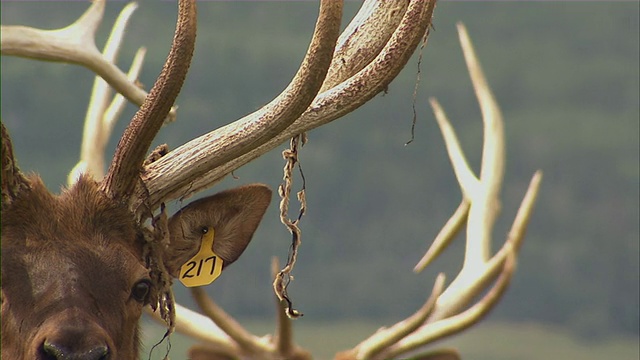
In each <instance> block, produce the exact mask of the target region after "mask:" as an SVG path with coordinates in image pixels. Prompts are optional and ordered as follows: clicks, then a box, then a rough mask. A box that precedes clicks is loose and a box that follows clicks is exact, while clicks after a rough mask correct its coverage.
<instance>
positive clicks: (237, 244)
mask: <svg viewBox="0 0 640 360" xmlns="http://www.w3.org/2000/svg"><path fill="white" fill-rule="evenodd" d="M270 202H271V190H270V189H269V188H268V187H267V186H266V185H262V184H252V185H246V186H242V187H238V188H234V189H230V190H225V191H222V192H219V193H217V194H215V195H213V196H209V197H206V198H203V199H199V200H196V201H194V202H192V203H190V204H189V205H187V206H185V207H184V208H182V209H181V210H180V211H178V212H177V213H176V214H175V215H173V216H172V217H171V219H170V220H169V233H170V236H171V242H170V244H169V246H168V248H167V251H166V252H165V255H164V263H165V266H166V267H167V269H168V270H169V273H170V274H171V275H172V276H174V277H177V275H178V272H179V271H180V267H181V266H182V265H183V264H184V263H185V262H187V261H188V260H189V259H191V258H192V257H193V256H194V255H195V254H196V253H197V252H198V250H199V249H200V245H201V243H202V238H203V232H206V230H205V229H207V228H208V229H213V231H214V242H213V251H214V252H215V253H216V254H217V255H218V256H219V257H220V258H222V260H223V261H224V263H223V269H224V267H226V266H228V265H230V264H231V263H233V262H234V261H236V260H237V259H238V258H239V257H240V255H241V254H242V252H243V251H244V249H245V248H246V247H247V245H248V244H249V241H251V237H252V236H253V233H254V232H255V231H256V229H257V227H258V224H260V220H262V217H263V215H264V213H265V211H266V210H267V207H268V206H269V203H270Z"/></svg>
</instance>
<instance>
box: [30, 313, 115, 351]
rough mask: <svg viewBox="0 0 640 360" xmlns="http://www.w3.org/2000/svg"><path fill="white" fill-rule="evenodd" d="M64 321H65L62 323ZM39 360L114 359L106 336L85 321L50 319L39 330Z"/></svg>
mask: <svg viewBox="0 0 640 360" xmlns="http://www.w3.org/2000/svg"><path fill="white" fill-rule="evenodd" d="M64 320H66V321H64ZM40 334H41V336H39V337H38V338H39V339H40V340H39V341H38V342H37V343H36V344H35V345H36V347H37V350H36V349H34V350H36V351H37V356H36V357H37V359H38V360H112V359H113V358H114V357H115V356H114V353H113V348H112V346H110V342H109V341H108V336H107V334H106V333H105V332H104V330H102V329H101V328H100V327H99V326H97V325H96V324H95V323H92V322H91V321H88V320H87V319H82V318H81V317H80V318H79V317H75V318H72V319H69V318H67V319H61V318H60V317H59V316H57V317H54V318H51V319H49V321H47V322H46V324H45V325H44V326H42V327H41V328H40Z"/></svg>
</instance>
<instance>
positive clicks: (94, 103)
mask: <svg viewBox="0 0 640 360" xmlns="http://www.w3.org/2000/svg"><path fill="white" fill-rule="evenodd" d="M137 8H138V4H137V3H129V4H127V6H125V7H124V9H122V11H121V12H120V15H119V16H118V18H117V19H116V21H115V24H114V26H113V28H112V30H111V34H110V35H109V38H108V39H107V43H106V44H105V47H104V49H103V56H104V58H105V59H106V60H107V61H109V62H111V63H115V60H116V58H117V56H118V53H119V50H120V46H121V44H122V39H123V37H124V33H125V29H126V26H127V24H128V22H129V19H130V18H131V15H133V12H134V11H135V10H136V9H137ZM145 54H146V49H145V48H140V49H138V51H137V52H136V54H135V56H134V59H133V62H132V64H131V68H130V69H129V72H128V73H127V79H128V80H129V82H131V83H134V81H135V80H136V79H137V78H138V76H139V74H140V71H141V69H142V63H143V61H144V56H145ZM111 94H112V91H111V88H110V87H109V85H108V83H107V82H106V81H104V79H103V78H101V77H100V76H96V77H95V79H94V82H93V89H92V90H91V100H90V102H89V106H88V107H87V113H86V116H85V120H84V131H83V134H82V145H81V147H80V160H79V161H78V163H77V164H76V165H75V166H74V167H73V169H72V170H71V171H70V172H69V176H68V177H67V183H68V185H69V186H70V185H71V184H73V183H75V182H76V181H77V179H78V177H79V176H80V174H83V173H87V174H91V175H92V176H93V177H95V178H96V179H102V178H103V177H104V170H105V166H104V153H105V147H106V145H107V142H108V140H109V137H110V136H111V132H112V130H113V126H114V125H115V122H116V121H117V120H118V118H119V116H120V114H121V113H122V110H124V107H125V105H126V100H125V98H124V97H123V96H122V95H121V94H120V93H116V95H115V97H114V98H113V100H110V98H111ZM109 103H110V104H109Z"/></svg>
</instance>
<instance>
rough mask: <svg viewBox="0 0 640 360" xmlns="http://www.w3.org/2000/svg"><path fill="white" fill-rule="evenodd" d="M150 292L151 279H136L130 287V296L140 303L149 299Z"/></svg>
mask: <svg viewBox="0 0 640 360" xmlns="http://www.w3.org/2000/svg"><path fill="white" fill-rule="evenodd" d="M150 292H151V281H150V280H149V279H144V280H140V281H138V282H137V283H136V284H135V285H133V288H132V289H131V297H133V298H134V299H135V300H136V301H138V302H141V303H146V302H147V301H148V300H149V299H148V298H149V293H150Z"/></svg>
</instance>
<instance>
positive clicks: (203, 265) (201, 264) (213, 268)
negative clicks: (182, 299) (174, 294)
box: [179, 228, 223, 287]
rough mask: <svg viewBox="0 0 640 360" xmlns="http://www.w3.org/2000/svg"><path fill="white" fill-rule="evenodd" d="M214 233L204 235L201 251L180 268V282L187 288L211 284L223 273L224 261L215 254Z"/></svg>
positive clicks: (209, 230) (210, 230) (209, 231)
mask: <svg viewBox="0 0 640 360" xmlns="http://www.w3.org/2000/svg"><path fill="white" fill-rule="evenodd" d="M213 235H214V231H213V229H212V228H209V229H208V231H207V232H206V233H205V234H203V235H202V244H201V245H200V251H198V253H197V254H196V255H195V256H194V257H192V258H191V259H189V261H187V262H186V263H185V264H184V265H182V267H181V268H180V277H179V279H180V281H181V282H182V283H183V284H184V286H186V287H194V286H203V285H209V284H211V283H212V282H213V281H214V280H215V279H217V278H218V276H220V274H221V273H222V263H223V261H222V259H221V258H220V257H219V256H218V255H216V253H214V252H213Z"/></svg>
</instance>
